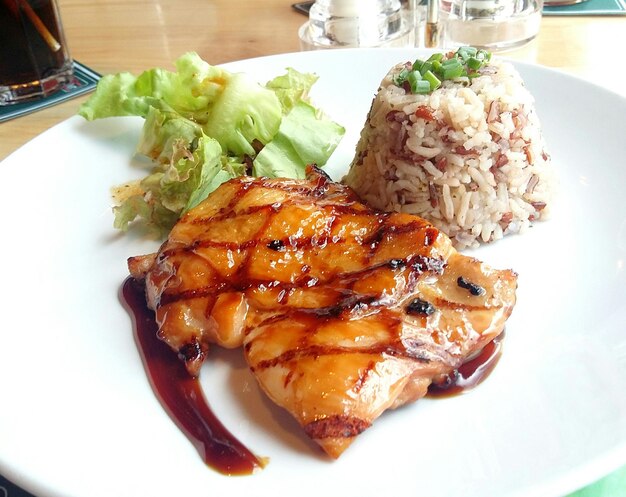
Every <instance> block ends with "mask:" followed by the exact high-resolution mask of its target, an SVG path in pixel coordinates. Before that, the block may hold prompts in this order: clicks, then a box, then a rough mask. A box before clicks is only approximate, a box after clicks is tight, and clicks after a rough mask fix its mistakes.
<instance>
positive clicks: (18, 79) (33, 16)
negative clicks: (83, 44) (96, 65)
mask: <svg viewBox="0 0 626 497" xmlns="http://www.w3.org/2000/svg"><path fill="white" fill-rule="evenodd" d="M71 79H72V59H71V57H70V54H69V50H68V48H67V44H66V42H65V35H64V33H63V27H62V25H61V18H60V17H59V8H58V5H57V2H56V1H55V0H0V105H9V104H14V103H18V102H22V101H26V100H31V99H35V98H40V97H43V96H47V95H50V94H52V93H54V92H56V91H57V90H59V89H60V88H61V87H62V86H63V85H64V84H65V83H67V82H69V81H71Z"/></svg>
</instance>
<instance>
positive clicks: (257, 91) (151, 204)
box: [79, 53, 345, 234]
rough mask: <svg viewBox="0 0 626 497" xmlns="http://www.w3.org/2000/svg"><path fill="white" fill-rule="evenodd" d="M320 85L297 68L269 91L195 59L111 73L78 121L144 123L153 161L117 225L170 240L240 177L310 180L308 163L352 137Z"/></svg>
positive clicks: (124, 198) (125, 192)
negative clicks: (321, 96)
mask: <svg viewBox="0 0 626 497" xmlns="http://www.w3.org/2000/svg"><path fill="white" fill-rule="evenodd" d="M316 80H317V76H315V75H313V74H303V73H300V72H298V71H296V70H294V69H292V68H288V69H286V73H285V74H284V75H281V76H278V77H276V78H274V79H273V80H271V81H269V82H268V83H267V84H265V85H264V86H263V85H261V84H259V83H257V82H256V80H254V79H253V78H252V77H251V76H249V75H247V74H243V73H232V72H229V71H226V70H225V69H222V68H220V67H216V66H212V65H210V64H208V63H207V62H205V61H204V60H202V59H201V58H200V57H199V56H198V55H197V54H196V53H187V54H184V55H183V56H182V57H180V58H179V59H178V60H177V61H176V71H175V72H170V71H166V70H164V69H158V68H157V69H151V70H148V71H145V72H143V73H142V74H140V75H139V76H134V75H132V74H130V73H120V74H115V75H108V76H104V77H103V78H102V79H101V80H100V81H99V83H98V86H97V89H96V92H95V93H94V94H93V95H92V96H91V97H90V98H89V100H88V101H87V102H85V103H84V104H83V105H82V106H81V107H80V109H79V114H80V115H81V116H83V117H84V118H85V119H87V120H90V121H91V120H94V119H100V118H105V117H112V116H141V117H143V118H144V119H145V121H144V126H143V131H142V135H141V138H140V141H139V144H138V147H137V152H138V153H139V154H142V155H145V156H147V157H149V158H150V159H152V161H153V168H152V170H151V172H150V173H149V174H148V175H147V176H146V177H145V178H144V179H142V180H141V181H138V182H134V183H129V184H127V185H122V186H120V187H119V188H117V195H116V196H117V200H118V205H117V206H116V207H115V208H114V212H115V221H114V225H115V227H116V228H119V229H121V230H127V229H128V227H129V224H130V223H132V222H133V221H138V222H140V223H143V224H145V225H147V226H149V227H152V228H157V229H158V230H159V231H160V232H161V234H164V233H166V232H167V231H169V230H170V229H171V227H172V226H173V225H174V223H175V222H176V221H177V220H178V218H179V217H180V216H181V215H182V214H183V213H184V212H186V211H187V210H189V209H191V208H192V207H194V206H196V205H197V204H198V203H200V202H201V201H202V200H204V199H205V198H206V197H207V195H208V194H209V193H211V192H212V191H213V190H215V189H216V188H217V187H218V186H219V185H220V184H221V183H223V182H224V181H227V180H229V179H231V178H234V177H236V176H239V175H244V174H248V175H253V176H267V177H290V178H303V177H304V172H305V167H306V166H307V165H308V164H316V165H318V166H323V165H324V164H325V163H326V161H327V160H328V158H329V157H330V155H331V154H332V153H333V151H334V150H335V148H336V147H337V145H338V143H339V141H340V140H341V138H342V136H343V134H344V131H345V130H344V128H343V127H342V126H340V125H339V124H337V123H335V122H333V121H331V120H330V119H328V118H327V117H326V116H325V115H324V114H323V113H322V112H321V111H320V110H319V109H316V108H315V107H313V105H312V104H311V103H310V101H309V97H308V94H309V90H310V89H311V86H312V85H313V84H314V83H315V81H316Z"/></svg>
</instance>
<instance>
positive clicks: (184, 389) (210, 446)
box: [122, 278, 264, 475]
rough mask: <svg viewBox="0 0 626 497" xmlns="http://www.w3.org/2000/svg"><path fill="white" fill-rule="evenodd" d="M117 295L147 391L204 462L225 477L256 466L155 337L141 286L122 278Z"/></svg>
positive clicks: (196, 383) (257, 462) (258, 465)
mask: <svg viewBox="0 0 626 497" xmlns="http://www.w3.org/2000/svg"><path fill="white" fill-rule="evenodd" d="M122 296H123V298H124V302H125V303H126V305H127V308H128V309H129V311H130V313H131V315H132V317H133V321H134V323H133V324H134V331H135V341H136V342H137V346H138V347H139V351H140V353H141V357H142V360H143V364H144V368H145V370H146V374H147V375H148V378H149V380H150V384H151V385H152V389H153V390H154V393H155V395H156V396H157V398H158V399H159V401H160V402H161V405H162V406H163V408H164V409H165V411H166V412H167V413H168V414H169V416H170V417H171V418H172V420H173V421H174V422H175V423H176V425H177V426H178V427H179V428H180V429H181V431H182V432H183V433H184V434H185V435H186V436H187V438H188V439H189V440H190V441H191V443H192V444H193V445H194V447H195V448H196V449H197V450H198V452H199V453H200V455H201V456H202V458H203V459H204V461H205V463H206V464H207V465H208V466H210V467H211V468H213V469H215V470H217V471H219V472H220V473H223V474H226V475H247V474H250V473H252V472H254V470H255V469H259V468H262V467H263V466H264V462H263V461H262V460H261V459H260V458H258V457H257V456H255V455H254V454H253V453H252V452H250V451H249V450H248V449H247V448H246V447H244V446H243V445H242V444H241V442H239V441H238V440H237V439H236V438H235V437H234V436H233V435H232V434H231V433H230V432H229V431H228V430H227V429H226V428H225V427H224V425H223V424H222V423H221V422H220V421H219V420H218V419H217V417H216V416H215V414H214V413H213V411H211V408H210V407H209V405H208V403H207V402H206V399H205V397H204V394H203V392H202V387H201V386H200V383H199V381H198V379H197V378H194V377H192V376H190V375H189V373H188V372H187V369H186V368H185V365H184V364H183V362H182V361H181V360H180V359H178V357H177V355H176V354H175V353H174V352H173V351H172V349H171V348H170V347H169V346H168V345H167V344H166V343H165V342H163V341H161V340H159V339H158V338H157V324H156V322H155V320H154V313H153V312H152V311H151V310H150V309H148V307H147V305H146V297H145V287H144V284H143V282H142V281H138V280H136V279H134V278H127V279H126V281H124V285H123V287H122Z"/></svg>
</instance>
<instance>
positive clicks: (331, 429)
mask: <svg viewBox="0 0 626 497" xmlns="http://www.w3.org/2000/svg"><path fill="white" fill-rule="evenodd" d="M370 426H371V423H368V422H367V421H365V420H363V419H359V418H357V417H355V416H345V415H343V416H342V415H334V416H329V417H327V418H323V419H318V420H315V421H312V422H311V423H308V424H307V425H305V426H304V431H305V433H306V434H307V435H308V436H309V437H311V438H312V439H314V440H321V439H325V438H353V437H355V436H357V435H359V434H360V433H363V432H364V431H365V430H366V429H367V428H369V427H370Z"/></svg>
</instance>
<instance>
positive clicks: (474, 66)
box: [467, 57, 483, 71]
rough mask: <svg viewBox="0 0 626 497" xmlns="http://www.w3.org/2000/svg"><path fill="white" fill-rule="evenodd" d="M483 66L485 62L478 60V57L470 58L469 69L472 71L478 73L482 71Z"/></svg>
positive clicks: (468, 60) (468, 61)
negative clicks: (477, 71) (478, 70)
mask: <svg viewBox="0 0 626 497" xmlns="http://www.w3.org/2000/svg"><path fill="white" fill-rule="evenodd" d="M482 65H483V61H482V60H479V59H477V58H476V57H470V58H469V59H467V67H469V68H470V69H473V70H474V71H476V70H477V69H480V66H482Z"/></svg>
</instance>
